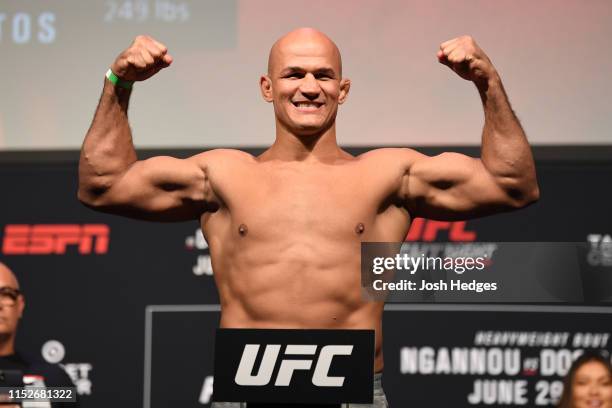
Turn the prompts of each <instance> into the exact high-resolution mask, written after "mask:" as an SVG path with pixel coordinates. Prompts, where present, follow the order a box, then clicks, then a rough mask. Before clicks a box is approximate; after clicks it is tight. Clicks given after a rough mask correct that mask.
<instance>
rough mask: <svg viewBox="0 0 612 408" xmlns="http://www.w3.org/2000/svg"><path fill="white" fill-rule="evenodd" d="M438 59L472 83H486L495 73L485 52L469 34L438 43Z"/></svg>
mask: <svg viewBox="0 0 612 408" xmlns="http://www.w3.org/2000/svg"><path fill="white" fill-rule="evenodd" d="M438 61H440V63H442V64H444V65H447V66H448V67H449V68H450V69H452V70H453V71H455V72H456V73H457V74H458V75H459V76H460V77H461V78H463V79H467V80H468V81H473V82H474V83H476V84H477V85H478V84H481V83H486V82H487V81H488V80H489V79H491V78H493V77H494V76H495V75H497V73H496V71H495V67H494V66H493V64H492V63H491V60H489V57H487V54H485V53H484V51H483V50H482V49H481V48H480V47H479V46H478V44H476V41H474V39H473V38H472V37H470V36H469V35H464V36H461V37H457V38H453V39H452V40H448V41H446V42H443V43H442V44H440V50H439V51H438Z"/></svg>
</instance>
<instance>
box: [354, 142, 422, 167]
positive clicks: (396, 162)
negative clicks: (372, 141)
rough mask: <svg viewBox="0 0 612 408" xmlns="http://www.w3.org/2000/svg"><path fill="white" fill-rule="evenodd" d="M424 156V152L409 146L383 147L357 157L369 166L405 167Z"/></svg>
mask: <svg viewBox="0 0 612 408" xmlns="http://www.w3.org/2000/svg"><path fill="white" fill-rule="evenodd" d="M421 157H423V154H422V153H419V152H417V151H416V150H414V149H411V148H408V147H383V148H380V149H373V150H369V151H367V152H365V153H362V154H360V155H359V156H358V157H357V159H358V160H359V161H361V162H363V163H364V164H365V165H368V166H376V167H379V166H383V167H385V168H386V167H398V166H400V167H405V166H410V165H411V164H412V163H413V162H414V161H415V160H418V159H419V158H421Z"/></svg>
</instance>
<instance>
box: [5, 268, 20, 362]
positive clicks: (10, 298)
mask: <svg viewBox="0 0 612 408" xmlns="http://www.w3.org/2000/svg"><path fill="white" fill-rule="evenodd" d="M24 307H25V301H24V299H23V295H22V294H21V292H20V290H19V282H17V278H16V277H15V275H14V274H13V272H12V271H11V270H10V269H9V268H8V266H6V265H5V264H3V263H1V262H0V355H7V354H12V353H13V352H14V344H15V335H16V333H17V325H18V323H19V319H20V318H21V315H22V314H23V309H24Z"/></svg>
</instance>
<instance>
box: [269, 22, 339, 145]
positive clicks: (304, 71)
mask: <svg viewBox="0 0 612 408" xmlns="http://www.w3.org/2000/svg"><path fill="white" fill-rule="evenodd" d="M260 87H261V92H262V95H263V97H264V99H265V100H266V101H267V102H272V103H273V104H274V111H275V114H276V126H277V129H278V128H280V130H281V134H283V133H288V134H292V135H295V136H298V137H309V136H321V135H322V134H323V133H324V132H326V131H327V130H328V129H330V128H332V127H333V125H334V121H335V119H336V113H337V111H338V105H339V104H342V103H343V102H344V101H345V99H346V96H347V94H348V91H349V88H350V81H349V80H348V79H347V78H342V60H341V57H340V51H339V50H338V47H337V46H336V44H334V42H333V41H332V40H331V39H330V38H329V37H327V36H326V35H325V34H323V33H322V32H320V31H318V30H315V29H312V28H298V29H296V30H293V31H291V32H290V33H288V34H286V35H284V36H283V37H281V38H280V39H279V40H278V41H276V42H275V43H274V45H273V46H272V49H271V50H270V55H269V57H268V73H267V74H266V75H263V76H262V77H261V79H260ZM278 134H279V132H278V131H277V135H278Z"/></svg>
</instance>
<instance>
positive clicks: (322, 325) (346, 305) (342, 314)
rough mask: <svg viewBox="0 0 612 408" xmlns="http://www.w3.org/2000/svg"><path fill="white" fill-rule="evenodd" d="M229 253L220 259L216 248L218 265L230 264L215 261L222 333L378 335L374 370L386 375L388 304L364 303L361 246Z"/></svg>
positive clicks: (253, 246)
mask: <svg viewBox="0 0 612 408" xmlns="http://www.w3.org/2000/svg"><path fill="white" fill-rule="evenodd" d="M353 246H355V248H353ZM226 249H227V250H229V251H228V252H231V253H233V254H231V255H230V254H226V255H224V256H218V257H215V256H214V255H215V254H214V248H213V247H211V253H212V254H213V260H214V259H215V258H216V259H223V260H225V261H224V262H218V263H217V262H214V261H213V268H214V271H215V279H216V282H217V287H218V289H219V295H220V303H221V327H222V328H262V329H264V328H265V329H369V330H374V331H375V336H376V337H375V345H376V346H375V361H374V369H375V371H376V372H378V371H381V370H382V368H383V358H382V312H383V306H384V303H383V302H371V301H365V300H363V299H362V297H361V288H360V286H361V285H360V281H361V278H360V263H359V262H360V259H359V254H360V251H359V243H358V242H356V243H352V244H349V245H346V244H344V245H341V246H338V245H337V244H336V245H331V246H330V245H324V244H323V245H322V244H321V242H320V241H318V242H316V245H312V246H310V245H308V244H307V243H304V242H300V245H299V246H297V245H291V244H285V245H284V246H282V245H281V246H279V245H278V243H277V244H276V245H266V243H264V242H261V241H260V242H257V243H255V242H251V243H249V244H248V245H244V246H242V248H240V249H238V248H226ZM330 249H331V250H330ZM343 251H345V252H343ZM355 255H357V256H355ZM279 260H280V261H279Z"/></svg>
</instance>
